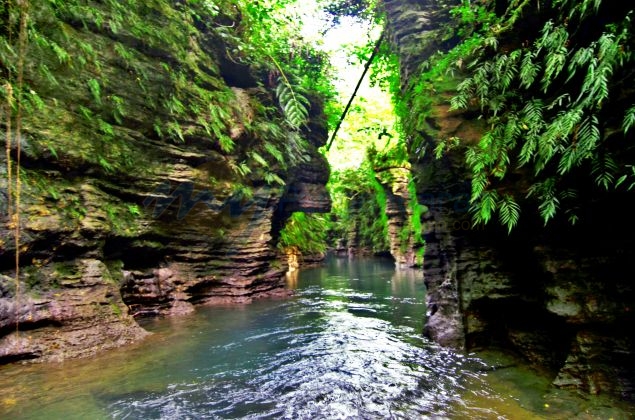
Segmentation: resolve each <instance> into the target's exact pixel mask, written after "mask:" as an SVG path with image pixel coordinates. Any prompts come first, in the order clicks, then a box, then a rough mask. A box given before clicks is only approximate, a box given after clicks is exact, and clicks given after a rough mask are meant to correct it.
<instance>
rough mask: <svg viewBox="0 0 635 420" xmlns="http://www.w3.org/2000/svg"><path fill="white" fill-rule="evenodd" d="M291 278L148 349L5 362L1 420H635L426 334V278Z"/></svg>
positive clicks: (364, 265)
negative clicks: (273, 293)
mask: <svg viewBox="0 0 635 420" xmlns="http://www.w3.org/2000/svg"><path fill="white" fill-rule="evenodd" d="M287 281H288V284H289V287H291V288H293V289H295V290H296V292H297V293H296V296H295V297H293V298H290V299H288V300H271V301H260V302H256V303H254V304H251V305H247V306H226V307H208V308H201V309H199V310H198V311H197V312H196V313H195V314H193V315H191V316H186V317H181V318H172V319H163V320H153V321H148V322H147V324H146V325H144V326H145V327H146V328H147V329H149V330H151V331H153V332H154V334H153V335H152V336H151V337H149V338H148V339H147V340H144V341H143V342H142V343H139V344H137V345H135V346H132V347H128V348H125V349H119V350H115V351H110V352H107V353H104V354H102V355H100V356H99V357H97V358H94V359H90V360H76V361H68V362H65V363H62V364H54V365H51V364H49V365H32V366H5V367H3V368H1V369H0V386H1V387H2V390H3V392H2V397H0V418H16V419H17V418H33V419H39V418H48V419H56V418H63V419H65V420H66V419H73V418H77V419H99V418H115V419H185V418H196V419H198V418H272V419H274V418H275V419H277V418H293V419H296V418H301V419H305V418H306V419H314V418H329V419H330V418H364V419H366V418H369V419H370V418H404V419H411V418H484V419H490V418H491V419H496V418H511V419H532V418H537V419H542V418H561V419H567V418H574V417H577V418H606V419H608V418H614V419H618V418H629V417H628V414H627V413H626V411H623V410H619V409H618V408H616V407H614V406H611V405H610V404H608V403H606V402H605V401H602V400H600V399H582V398H579V397H577V396H575V395H574V394H570V393H566V392H555V391H553V390H550V387H549V378H545V377H541V376H538V375H537V374H535V373H534V372H533V371H531V370H530V369H528V368H526V367H523V366H522V365H519V364H518V362H517V361H515V360H511V361H510V360H509V359H508V358H505V357H504V356H503V355H498V354H491V355H483V356H487V358H485V359H483V358H477V357H475V356H470V357H467V356H463V355H460V354H456V353H453V352H451V351H448V350H444V349H441V348H438V347H437V346H435V345H434V344H432V343H430V342H428V341H426V340H425V339H423V338H422V337H421V329H422V326H423V321H424V314H425V305H424V297H425V288H424V284H423V279H422V278H421V274H420V272H418V271H414V270H401V271H395V269H394V267H393V264H392V263H391V262H385V261H377V260H354V261H349V260H345V259H334V260H330V261H329V262H328V264H327V265H326V266H324V267H320V268H316V269H309V270H302V271H300V272H296V273H292V274H291V275H290V276H289V277H288V279H287ZM484 360H488V362H486V361H484ZM509 365H513V366H514V367H510V368H505V369H493V366H509Z"/></svg>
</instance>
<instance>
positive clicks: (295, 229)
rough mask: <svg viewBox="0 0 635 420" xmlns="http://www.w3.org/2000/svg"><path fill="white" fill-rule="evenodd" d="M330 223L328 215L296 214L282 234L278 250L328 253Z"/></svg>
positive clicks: (292, 216) (290, 218)
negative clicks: (291, 249) (290, 249)
mask: <svg viewBox="0 0 635 420" xmlns="http://www.w3.org/2000/svg"><path fill="white" fill-rule="evenodd" d="M328 231H329V221H328V216H327V215H321V214H307V213H303V212H295V213H293V214H292V215H291V217H289V220H287V223H286V224H285V226H284V229H282V231H281V232H280V240H279V241H278V248H279V249H280V250H282V251H284V250H285V249H288V248H294V249H297V250H299V251H300V252H301V253H303V254H314V253H321V252H324V251H326V248H327V234H328Z"/></svg>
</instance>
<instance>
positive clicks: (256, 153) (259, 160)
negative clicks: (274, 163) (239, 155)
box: [249, 152, 269, 168]
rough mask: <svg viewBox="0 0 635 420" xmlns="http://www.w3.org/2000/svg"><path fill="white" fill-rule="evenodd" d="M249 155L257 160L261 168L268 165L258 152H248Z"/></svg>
mask: <svg viewBox="0 0 635 420" xmlns="http://www.w3.org/2000/svg"><path fill="white" fill-rule="evenodd" d="M249 156H250V157H251V158H252V159H253V160H255V161H256V162H258V163H259V164H260V165H261V166H262V167H263V168H268V167H269V162H267V161H266V160H265V159H264V158H263V157H262V156H261V155H260V154H259V153H258V152H249Z"/></svg>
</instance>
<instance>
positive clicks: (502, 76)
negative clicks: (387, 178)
mask: <svg viewBox="0 0 635 420" xmlns="http://www.w3.org/2000/svg"><path fill="white" fill-rule="evenodd" d="M522 4H523V5H527V4H529V2H523V3H522ZM554 5H556V6H558V7H559V8H560V9H561V10H560V11H561V12H562V13H560V12H558V13H554V14H552V15H549V13H552V12H551V11H543V10H540V9H538V8H537V9H536V10H534V13H537V14H538V15H541V14H542V15H543V16H546V17H547V19H546V20H547V21H546V23H545V24H544V25H543V27H542V28H541V29H538V30H532V29H531V28H523V29H522V30H523V31H525V33H523V34H522V37H523V39H531V37H533V41H531V40H529V41H524V42H523V43H522V45H518V46H517V47H515V48H514V47H512V48H506V49H505V50H504V51H503V50H502V49H501V50H500V51H499V50H497V48H498V47H497V46H496V45H495V43H491V42H489V41H487V42H486V40H487V39H489V38H490V37H491V36H495V37H503V39H507V38H506V36H507V34H506V33H505V30H510V31H511V30H513V29H514V22H515V19H517V16H516V15H515V14H514V11H515V10H516V9H514V6H510V10H508V11H507V12H506V13H507V14H506V15H503V16H500V17H499V18H498V19H499V25H498V29H497V31H496V32H495V31H494V30H493V29H492V30H490V31H489V32H488V31H487V30H484V33H483V34H482V35H481V36H480V38H479V37H472V38H470V43H471V44H472V47H471V49H470V50H469V51H468V50H466V49H465V48H464V44H459V45H458V46H457V47H456V48H455V49H454V50H452V51H450V52H448V53H447V54H446V57H453V59H454V60H455V61H458V60H460V61H461V62H468V61H471V64H470V65H468V66H466V68H465V71H466V77H465V78H464V79H463V80H462V81H461V82H460V83H459V84H458V85H457V88H456V95H455V96H454V97H453V98H452V99H451V100H450V102H451V109H467V108H468V107H469V106H473V105H474V104H478V105H479V108H480V118H482V119H484V120H486V121H487V123H488V125H489V130H488V131H487V132H486V133H485V134H484V135H483V136H482V138H481V140H480V142H479V143H478V144H477V145H475V146H468V147H467V148H466V154H465V160H466V164H467V166H468V167H469V168H470V169H471V172H472V174H471V179H472V195H471V204H472V211H473V215H474V220H475V221H476V222H479V223H487V222H488V221H489V220H490V219H491V215H492V213H493V212H495V211H496V210H498V211H499V221H500V222H501V223H502V224H503V225H505V226H506V227H507V228H508V229H512V228H513V227H514V226H516V224H517V222H518V217H519V215H520V207H519V206H518V203H517V202H516V201H514V199H513V198H512V197H510V196H507V195H503V196H502V198H501V197H498V196H497V195H496V194H497V192H496V191H497V188H498V187H497V185H499V184H497V183H499V182H500V181H503V182H504V181H505V180H506V179H507V176H508V174H509V172H510V169H511V166H512V165H517V166H518V167H523V166H526V165H531V166H532V169H533V178H534V179H533V180H532V182H533V186H532V187H531V188H530V189H529V197H531V198H534V199H536V200H537V205H538V210H539V212H540V214H541V216H542V218H543V220H544V221H545V222H547V221H549V220H551V219H552V218H553V217H555V215H556V214H557V212H558V210H559V209H560V208H561V207H564V211H565V213H566V214H567V215H568V218H569V221H570V222H572V223H575V222H576V221H577V214H576V212H575V211H574V210H573V209H572V207H571V206H574V205H575V202H574V200H573V199H572V198H571V197H570V196H566V194H564V193H562V192H561V193H558V190H566V187H564V188H561V187H560V185H561V184H562V183H563V182H564V181H563V180H564V179H565V177H566V176H567V175H568V174H571V173H572V171H574V170H585V169H584V168H589V167H590V168H591V175H592V177H593V179H594V182H595V184H596V185H597V186H600V187H601V188H603V189H605V190H609V189H611V188H617V187H618V186H620V185H622V184H623V183H625V182H626V181H627V180H628V179H629V178H631V177H632V174H631V173H630V171H629V170H628V168H630V166H626V169H625V167H624V165H618V163H617V162H616V160H615V158H613V157H612V155H611V154H610V153H609V152H608V151H607V150H608V149H609V146H608V145H607V144H606V138H605V133H615V132H616V131H618V130H619V128H621V129H622V132H623V133H624V134H626V133H630V130H631V129H632V127H633V125H635V106H631V107H630V108H626V109H625V108H623V105H622V104H621V102H617V101H621V100H622V99H623V93H620V94H616V93H612V89H620V90H623V89H624V86H627V85H629V83H630V84H632V83H633V82H634V80H633V73H632V72H630V71H629V69H630V68H632V66H633V65H634V64H635V57H634V56H633V53H632V51H631V48H632V46H633V43H632V33H631V26H632V25H631V14H632V13H633V11H632V10H631V12H629V13H626V15H625V16H624V15H621V16H619V17H615V18H614V21H613V22H608V23H605V26H604V27H603V28H601V30H599V31H597V32H594V33H596V34H597V35H595V38H594V39H593V38H592V39H588V37H589V34H590V33H591V32H590V31H588V30H587V29H588V27H589V26H591V25H595V24H596V22H594V18H595V14H596V13H599V11H600V9H601V8H602V7H604V6H603V3H602V1H601V0H582V1H579V2H575V1H573V0H554ZM461 7H463V6H459V8H461ZM523 7H524V6H523ZM606 7H610V5H609V6H606ZM519 8H520V6H519ZM554 10H557V9H554ZM549 18H552V19H550V20H548V19H549ZM493 26H497V25H493ZM503 28H504V29H503ZM516 36H517V35H514V37H513V38H515V37H516ZM474 40H477V41H476V44H474ZM465 42H467V41H465ZM459 52H462V53H463V55H462V56H458V57H457V56H456V54H457V53H459ZM466 53H467V55H466ZM443 60H444V58H441V59H438V63H439V64H440V65H442V64H443V63H444V61H443ZM612 100H613V102H612V103H613V104H615V105H614V108H611V109H616V110H620V109H621V110H622V111H621V112H622V114H621V115H619V114H618V115H617V117H618V122H617V125H618V127H615V125H616V124H615V122H614V119H615V116H614V115H608V114H607V113H606V110H605V108H606V106H607V104H609V103H611V101H612ZM618 112H619V111H618ZM609 124H610V125H609ZM612 147H614V146H612ZM449 149H450V148H449V147H448V146H447V143H446V142H443V141H442V142H439V143H438V145H437V146H436V148H435V150H434V152H435V155H436V156H437V158H439V157H440V156H441V155H442V154H443V153H446V152H447V151H448V150H449ZM499 180H500V181H499ZM634 184H635V183H634ZM565 205H566V206H565Z"/></svg>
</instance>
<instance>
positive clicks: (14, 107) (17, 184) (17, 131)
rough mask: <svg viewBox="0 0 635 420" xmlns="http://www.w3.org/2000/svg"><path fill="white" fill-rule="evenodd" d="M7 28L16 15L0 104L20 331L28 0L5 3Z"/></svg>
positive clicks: (10, 26) (16, 318)
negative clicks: (10, 60) (12, 51)
mask: <svg viewBox="0 0 635 420" xmlns="http://www.w3.org/2000/svg"><path fill="white" fill-rule="evenodd" d="M5 7H6V12H7V13H6V16H7V22H6V23H7V28H8V39H9V43H11V42H12V40H13V33H12V27H13V19H12V17H13V16H17V24H18V45H17V53H16V57H15V59H16V62H17V65H16V66H15V73H14V72H13V68H12V65H11V64H10V63H3V64H5V68H6V72H7V73H6V74H7V79H6V82H5V83H4V86H3V87H4V91H5V92H4V93H5V104H4V106H3V108H4V110H5V114H6V117H5V118H6V119H5V125H6V137H5V141H6V145H5V152H6V162H7V163H6V165H7V215H8V218H9V223H10V226H11V227H12V229H13V233H14V247H15V279H14V281H15V301H16V305H15V308H16V314H15V324H16V325H15V326H16V331H19V326H20V325H19V323H20V316H19V306H20V305H19V300H20V293H21V290H20V234H21V232H20V206H21V195H22V180H21V178H20V168H21V164H22V162H21V158H22V144H21V140H22V111H23V100H22V99H23V94H22V93H23V92H22V91H23V88H24V61H25V57H26V54H27V45H28V32H27V29H28V28H27V26H28V18H29V2H28V0H18V1H17V2H15V3H13V2H10V1H9V2H7V3H6V5H5ZM14 148H15V162H14V159H13V158H12V151H13V149H14Z"/></svg>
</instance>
